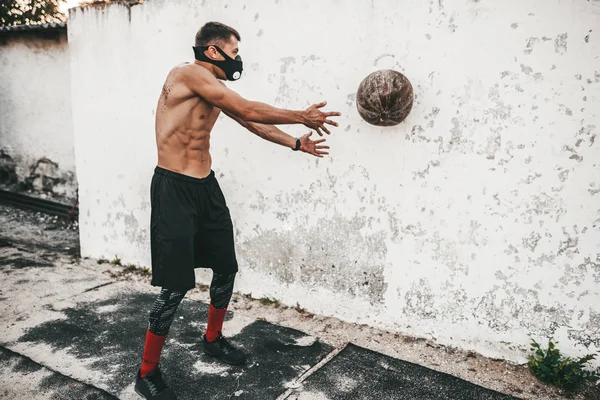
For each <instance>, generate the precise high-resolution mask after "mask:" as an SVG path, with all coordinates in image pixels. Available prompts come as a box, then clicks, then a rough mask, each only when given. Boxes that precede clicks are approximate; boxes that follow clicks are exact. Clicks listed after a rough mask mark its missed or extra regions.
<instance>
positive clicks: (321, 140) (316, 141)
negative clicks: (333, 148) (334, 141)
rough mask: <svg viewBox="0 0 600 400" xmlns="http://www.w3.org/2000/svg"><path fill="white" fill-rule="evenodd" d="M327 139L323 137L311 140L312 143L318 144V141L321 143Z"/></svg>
mask: <svg viewBox="0 0 600 400" xmlns="http://www.w3.org/2000/svg"><path fill="white" fill-rule="evenodd" d="M326 140H327V139H325V138H323V139H318V140H313V143H315V144H319V143H323V142H324V141H326Z"/></svg>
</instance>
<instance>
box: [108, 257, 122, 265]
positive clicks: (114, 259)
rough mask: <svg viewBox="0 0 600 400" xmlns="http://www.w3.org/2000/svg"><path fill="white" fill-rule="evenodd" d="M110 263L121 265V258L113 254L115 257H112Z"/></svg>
mask: <svg viewBox="0 0 600 400" xmlns="http://www.w3.org/2000/svg"><path fill="white" fill-rule="evenodd" d="M110 263H111V264H113V265H121V259H120V258H119V257H117V256H115V258H113V260H112V261H111V262H110Z"/></svg>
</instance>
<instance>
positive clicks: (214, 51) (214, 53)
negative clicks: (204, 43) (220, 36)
mask: <svg viewBox="0 0 600 400" xmlns="http://www.w3.org/2000/svg"><path fill="white" fill-rule="evenodd" d="M206 52H207V53H208V54H207V55H208V56H209V57H210V58H212V59H215V60H216V59H218V58H219V52H218V51H217V49H215V46H209V48H208V50H206Z"/></svg>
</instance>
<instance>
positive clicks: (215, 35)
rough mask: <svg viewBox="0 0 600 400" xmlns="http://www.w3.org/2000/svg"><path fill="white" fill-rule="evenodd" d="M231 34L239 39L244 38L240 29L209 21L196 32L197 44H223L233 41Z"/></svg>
mask: <svg viewBox="0 0 600 400" xmlns="http://www.w3.org/2000/svg"><path fill="white" fill-rule="evenodd" d="M231 35H233V36H235V38H236V39H237V40H238V41H241V40H242V38H241V37H240V34H239V33H238V31H236V30H235V29H233V28H232V27H230V26H227V25H225V24H222V23H220V22H207V23H206V24H204V26H203V27H202V28H200V30H199V31H198V33H196V46H208V45H211V44H217V45H221V44H224V43H227V42H229V41H231Z"/></svg>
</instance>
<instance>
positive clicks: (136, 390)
mask: <svg viewBox="0 0 600 400" xmlns="http://www.w3.org/2000/svg"><path fill="white" fill-rule="evenodd" d="M133 390H134V391H135V392H136V393H137V394H138V395H139V396H140V397H142V398H144V399H147V397H146V396H144V395H143V394H141V393H140V392H139V391H138V389H137V388H134V389H133Z"/></svg>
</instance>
